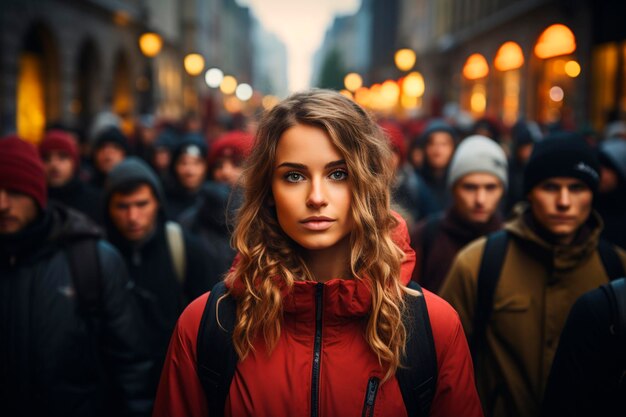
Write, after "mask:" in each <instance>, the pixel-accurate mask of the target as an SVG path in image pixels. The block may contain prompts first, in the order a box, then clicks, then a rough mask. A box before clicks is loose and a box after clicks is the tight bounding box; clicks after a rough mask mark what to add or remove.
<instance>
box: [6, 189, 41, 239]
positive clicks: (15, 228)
mask: <svg viewBox="0 0 626 417" xmlns="http://www.w3.org/2000/svg"><path fill="white" fill-rule="evenodd" d="M38 213H39V209H38V207H37V203H36V202H35V200H34V199H33V198H32V197H30V196H28V195H26V194H22V193H18V192H15V191H11V190H7V189H5V188H0V235H9V234H13V233H17V232H19V231H20V230H22V229H24V228H25V227H26V226H28V225H29V224H30V223H32V222H33V221H34V220H35V219H36V218H37V214H38Z"/></svg>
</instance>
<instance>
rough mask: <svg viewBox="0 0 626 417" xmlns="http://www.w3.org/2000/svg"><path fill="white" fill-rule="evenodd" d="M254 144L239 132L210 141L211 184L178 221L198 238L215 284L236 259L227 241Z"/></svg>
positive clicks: (248, 137)
mask: <svg viewBox="0 0 626 417" xmlns="http://www.w3.org/2000/svg"><path fill="white" fill-rule="evenodd" d="M253 142H254V137H253V136H252V135H250V134H249V133H246V132H240V131H235V132H228V133H225V134H223V135H221V136H220V137H218V138H217V139H216V140H215V141H214V142H213V144H212V146H211V152H210V153H209V158H208V161H209V174H210V177H211V178H212V181H209V182H207V183H206V184H205V185H204V187H203V188H202V190H201V192H200V197H199V201H198V202H197V203H196V204H195V205H194V206H192V207H191V208H189V209H188V210H185V211H184V212H183V213H182V214H181V215H180V217H179V219H178V220H179V221H180V224H181V225H182V226H183V227H184V228H185V229H187V230H189V231H190V232H191V233H194V234H195V235H197V236H199V237H200V239H201V241H202V243H203V245H204V250H205V253H206V257H207V262H209V263H210V264H211V266H212V272H213V273H214V274H215V275H214V276H213V277H211V280H213V281H215V282H217V281H219V280H221V279H222V278H223V276H224V274H225V273H226V272H228V270H229V268H230V266H231V265H232V263H233V260H234V258H235V254H236V252H235V250H234V249H233V248H232V247H231V243H230V240H231V232H232V229H233V222H234V218H235V215H236V212H237V210H238V209H239V207H240V205H241V200H242V196H241V184H240V183H239V180H240V177H241V174H242V173H243V162H244V160H245V159H246V158H247V157H248V154H249V153H250V149H251V148H252V143H253ZM208 273H209V272H208V271H207V274H208Z"/></svg>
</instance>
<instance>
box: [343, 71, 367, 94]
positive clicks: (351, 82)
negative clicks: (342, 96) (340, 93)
mask: <svg viewBox="0 0 626 417" xmlns="http://www.w3.org/2000/svg"><path fill="white" fill-rule="evenodd" d="M343 85H345V86H346V89H347V90H348V91H351V92H355V91H356V90H358V89H359V88H361V86H362V85H363V79H362V78H361V76H360V75H359V74H357V73H356V72H351V73H350V74H348V75H346V76H345V78H344V79H343Z"/></svg>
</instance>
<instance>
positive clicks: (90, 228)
mask: <svg viewBox="0 0 626 417" xmlns="http://www.w3.org/2000/svg"><path fill="white" fill-rule="evenodd" d="M49 207H50V205H49ZM99 236H100V235H99V233H98V231H97V228H95V226H94V225H93V224H92V223H91V222H90V221H89V220H88V219H87V218H86V217H85V216H83V215H82V214H79V213H78V212H74V211H71V210H69V209H66V208H65V207H60V206H58V207H57V206H51V207H50V208H48V209H47V210H46V212H45V214H44V215H42V216H41V218H40V219H38V220H36V221H35V222H34V223H33V224H31V225H29V226H27V227H26V228H25V229H24V230H22V231H20V232H18V233H17V234H14V235H4V236H0V334H1V335H2V337H0V387H1V388H0V414H1V415H5V416H63V417H67V416H77V417H78V416H80V417H87V416H103V415H148V413H149V412H150V410H151V400H150V393H149V392H148V388H147V376H148V372H149V371H150V368H151V363H150V361H149V360H147V359H146V356H145V355H144V354H143V351H144V345H143V339H142V334H143V328H142V327H140V324H141V321H140V319H139V316H138V311H137V310H136V305H135V304H134V302H133V298H132V297H131V294H130V287H129V283H128V279H127V278H128V275H127V272H126V268H125V266H124V263H123V261H122V259H121V258H120V256H119V254H118V253H117V251H116V250H115V249H114V248H113V247H112V246H111V245H109V244H108V243H106V242H104V241H103V240H97V251H98V258H99V262H100V263H99V267H100V268H101V270H100V277H101V279H102V283H101V292H100V296H101V299H102V303H101V305H100V307H99V309H100V313H99V314H96V315H94V316H87V315H83V314H81V313H79V312H78V310H77V299H76V290H75V287H74V280H73V276H72V271H71V269H70V264H69V263H68V258H67V254H66V252H65V250H64V249H63V248H64V245H66V244H67V243H69V242H81V241H83V240H85V239H99ZM76 244H79V243H76ZM107 381H108V383H107ZM118 407H119V408H118Z"/></svg>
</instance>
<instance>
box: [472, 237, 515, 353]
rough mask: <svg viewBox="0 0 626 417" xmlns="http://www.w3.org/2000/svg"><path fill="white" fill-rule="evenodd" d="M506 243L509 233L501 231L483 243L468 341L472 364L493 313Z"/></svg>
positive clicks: (482, 342)
mask: <svg viewBox="0 0 626 417" xmlns="http://www.w3.org/2000/svg"><path fill="white" fill-rule="evenodd" d="M508 242H509V233H508V232H507V231H506V230H504V229H502V230H498V231H497V232H494V233H491V234H490V235H489V236H487V242H486V243H485V249H484V251H483V256H482V259H481V261H480V269H479V270H478V282H477V287H476V307H475V309H474V333H473V336H472V340H471V341H470V350H471V352H472V359H473V360H474V362H476V359H477V352H478V351H479V350H481V347H482V345H484V343H485V337H486V332H487V324H488V323H489V319H490V318H491V313H492V311H493V298H494V295H495V292H496V287H497V286H498V280H499V279H500V272H501V271H502V265H503V264H504V257H505V256H506V250H507V246H508Z"/></svg>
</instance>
